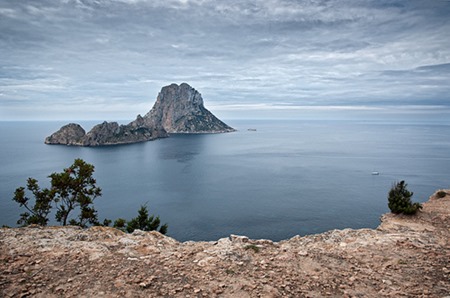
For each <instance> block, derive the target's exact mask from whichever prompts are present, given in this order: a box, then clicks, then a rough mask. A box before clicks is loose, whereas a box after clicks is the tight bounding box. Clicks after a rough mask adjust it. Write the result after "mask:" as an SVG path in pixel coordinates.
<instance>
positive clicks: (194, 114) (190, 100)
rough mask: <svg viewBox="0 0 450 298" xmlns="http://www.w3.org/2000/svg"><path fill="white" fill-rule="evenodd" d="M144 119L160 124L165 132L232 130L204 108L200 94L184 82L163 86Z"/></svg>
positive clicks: (218, 131) (216, 131)
mask: <svg viewBox="0 0 450 298" xmlns="http://www.w3.org/2000/svg"><path fill="white" fill-rule="evenodd" d="M144 120H145V122H146V123H148V124H149V125H156V124H161V125H162V127H164V129H165V130H166V131H167V132H168V133H222V132H231V131H234V129H233V128H231V127H229V126H228V125H226V124H225V123H223V122H222V121H220V120H219V119H217V117H216V116H214V115H213V114H212V113H211V112H210V111H208V110H207V109H206V108H205V106H204V105H203V98H202V96H201V94H200V93H199V92H198V91H197V90H195V89H194V88H192V87H191V86H189V85H188V84H186V83H182V84H181V85H179V86H178V85H177V84H172V85H169V86H165V87H163V88H162V89H161V92H160V93H159V94H158V98H157V100H156V103H155V105H154V106H153V108H152V109H151V111H150V112H148V113H147V115H145V116H144Z"/></svg>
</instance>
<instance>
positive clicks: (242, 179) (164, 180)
mask: <svg viewBox="0 0 450 298" xmlns="http://www.w3.org/2000/svg"><path fill="white" fill-rule="evenodd" d="M79 123H80V124H82V125H83V127H84V128H85V129H86V130H88V129H90V128H91V127H92V126H93V125H94V124H96V123H98V122H86V121H85V122H79ZM63 124H65V123H63V122H0V138H1V145H0V165H1V166H0V225H8V226H12V227H14V226H17V225H16V221H17V219H18V218H19V214H20V213H21V212H23V211H24V210H23V209H22V208H20V207H19V206H18V204H17V203H15V202H14V201H13V200H12V198H13V196H14V190H15V189H16V188H18V187H20V186H25V185H26V180H27V178H28V177H33V178H36V179H37V180H38V181H39V184H40V185H41V187H48V186H49V178H48V175H50V174H51V173H53V172H61V171H62V170H63V169H64V168H66V167H68V166H70V165H71V164H72V163H73V161H74V159H76V158H82V159H83V160H85V161H86V162H88V163H91V164H93V165H94V166H95V173H94V177H95V178H96V180H97V185H98V186H100V187H101V188H102V196H101V197H99V198H97V199H96V200H95V207H96V209H97V210H98V215H99V219H100V220H103V219H104V218H108V219H112V220H114V219H117V218H119V217H120V218H125V219H131V218H132V217H135V216H136V215H137V210H138V209H139V207H140V206H141V205H146V206H147V207H148V209H149V211H150V213H151V214H155V215H158V216H159V217H160V219H161V221H162V223H167V224H168V226H169V229H168V235H169V236H171V237H173V238H175V239H177V240H179V241H188V240H196V241H199V240H205V241H214V240H217V239H219V238H223V237H228V236H229V235H230V234H237V235H246V236H248V237H250V238H254V239H260V238H263V239H271V240H274V241H279V240H283V239H288V238H290V237H293V236H295V235H300V236H303V235H308V234H315V233H321V232H324V231H328V230H332V229H344V228H353V229H358V228H376V227H377V226H378V225H379V223H380V216H381V215H382V214H383V213H386V212H388V211H389V210H388V207H387V194H388V192H389V189H390V188H391V187H392V185H393V184H394V183H396V182H397V181H400V180H405V181H406V183H408V189H409V190H410V191H413V192H414V195H413V197H412V200H413V201H416V202H424V201H427V199H428V197H429V196H430V195H431V194H432V193H433V192H434V191H435V190H437V189H441V188H450V137H449V135H450V123H441V122H435V123H434V122H414V121H403V122H402V121H400V122H392V121H391V122H388V121H382V120H380V121H362V120H348V121H347V120H292V121H288V120H230V121H227V124H229V125H231V126H233V127H234V128H236V129H237V131H236V132H233V133H224V134H193V135H185V134H176V135H171V136H170V137H169V138H166V139H159V140H156V141H151V142H145V143H138V144H131V145H119V146H105V147H72V146H61V145H45V144H44V139H45V137H46V136H48V135H50V134H51V133H52V132H54V131H56V130H58V129H59V128H60V127H61V126H62V125H63ZM373 172H378V175H374V174H373ZM29 196H30V197H32V196H31V195H30V194H29ZM50 217H51V218H52V220H51V224H56V223H55V221H54V219H53V218H54V212H52V213H51V214H50Z"/></svg>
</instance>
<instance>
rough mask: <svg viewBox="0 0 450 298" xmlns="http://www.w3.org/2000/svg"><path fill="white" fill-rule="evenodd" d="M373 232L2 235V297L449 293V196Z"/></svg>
mask: <svg viewBox="0 0 450 298" xmlns="http://www.w3.org/2000/svg"><path fill="white" fill-rule="evenodd" d="M445 193H446V195H445V196H444V197H442V196H438V195H437V193H435V194H434V195H432V196H431V197H430V199H429V201H428V202H426V203H424V204H423V210H421V211H419V212H418V213H417V214H416V215H415V216H406V215H395V214H392V213H389V214H386V215H384V216H383V217H382V219H381V220H382V223H381V225H380V226H379V227H378V228H377V229H375V230H373V229H358V230H353V229H345V230H333V231H329V232H326V233H322V234H317V235H309V236H303V237H300V236H295V237H293V238H291V239H288V240H284V241H280V242H272V241H270V240H253V239H249V238H247V237H245V236H236V235H231V236H230V237H227V238H222V239H219V240H217V241H212V242H184V243H180V242H178V241H176V240H174V239H172V238H170V237H166V236H164V235H162V234H160V233H158V232H143V231H140V230H136V231H134V232H133V233H132V234H125V233H123V232H121V231H119V230H116V229H113V228H106V227H92V228H89V229H86V230H83V229H81V228H79V227H39V226H29V227H26V228H13V229H11V228H2V229H0V273H1V274H0V297H447V296H449V295H450V242H449V241H450V195H449V194H450V190H445Z"/></svg>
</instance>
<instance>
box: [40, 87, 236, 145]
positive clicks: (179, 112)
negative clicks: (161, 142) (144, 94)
mask: <svg viewBox="0 0 450 298" xmlns="http://www.w3.org/2000/svg"><path fill="white" fill-rule="evenodd" d="M232 131H234V129H233V128H231V127H230V126H228V125H226V124H225V123H224V122H222V121H221V120H219V119H218V118H217V117H216V116H214V115H213V114H212V113H211V112H210V111H208V110H207V109H206V108H205V106H204V104H203V98H202V96H201V94H200V93H199V92H198V91H197V90H195V89H194V88H192V87H191V86H189V85H188V84H186V83H182V84H181V85H177V84H171V85H169V86H165V87H163V88H162V89H161V92H160V93H159V94H158V97H157V99H156V103H155V104H154V106H153V108H152V109H151V110H150V111H149V112H148V113H147V114H146V115H145V116H144V117H142V116H141V115H138V116H137V117H136V120H134V121H132V122H130V123H129V124H127V125H119V124H118V123H117V122H106V121H105V122H103V123H101V124H98V125H96V126H94V127H93V128H92V129H91V130H90V131H89V132H88V133H86V132H85V130H84V129H83V128H82V127H81V126H80V125H79V124H76V123H70V124H67V125H65V126H63V127H61V129H59V130H58V131H57V132H55V133H53V134H52V135H51V136H49V137H47V138H46V139H45V143H46V144H59V145H72V146H105V145H118V144H131V143H137V142H145V141H151V140H154V139H158V138H164V137H167V136H168V134H171V133H224V132H232Z"/></svg>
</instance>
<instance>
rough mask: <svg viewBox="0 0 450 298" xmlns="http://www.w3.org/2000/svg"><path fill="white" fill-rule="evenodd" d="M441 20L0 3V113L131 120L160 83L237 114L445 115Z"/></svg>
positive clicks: (405, 10) (295, 7)
mask: <svg viewBox="0 0 450 298" xmlns="http://www.w3.org/2000/svg"><path fill="white" fill-rule="evenodd" d="M448 15H450V3H449V2H445V1H419V0H413V1H408V2H404V1H395V0H392V1H391V0H389V1H388V0H382V1H364V2H355V1H349V0H348V1H347V0H344V1H337V0H332V1H321V0H305V1H294V0H292V1H291V0H265V1H263V0H257V1H237V0H230V1H212V0H183V1H181V0H164V1H163V0H154V1H145V0H56V1H54V0H42V1H39V3H37V2H35V1H31V0H24V1H4V2H2V3H0V16H1V17H0V47H1V48H2V58H1V59H0V71H1V72H0V92H1V94H2V95H1V96H0V109H1V108H2V107H5V106H6V105H8V107H9V106H11V105H14V103H17V102H19V101H21V103H20V106H21V107H24V105H25V104H26V103H27V102H28V103H30V104H31V102H33V104H35V105H39V104H48V103H53V104H54V105H55V106H58V107H60V108H61V113H62V112H63V111H62V110H63V109H64V104H63V103H74V104H83V105H89V107H90V108H91V109H92V112H91V115H92V114H95V111H97V112H98V114H99V115H102V113H101V108H100V107H102V108H105V103H108V104H109V105H110V109H111V110H112V111H114V112H115V113H118V111H120V110H121V109H122V108H123V112H122V117H123V118H130V119H131V118H134V116H135V114H136V110H137V109H135V108H130V109H129V111H127V109H126V108H125V107H127V106H128V107H130V106H136V107H142V106H141V105H146V104H148V108H150V107H151V105H152V103H153V101H154V100H155V98H156V96H157V94H158V92H159V90H160V88H161V87H162V86H164V85H167V84H170V83H172V82H175V83H181V82H187V83H189V84H191V85H192V86H193V87H195V88H196V89H198V90H199V91H200V92H201V93H202V95H203V96H204V98H205V101H206V102H207V104H208V103H210V104H211V105H216V103H221V104H224V105H228V106H229V107H232V106H234V107H240V106H242V108H243V109H245V107H246V106H252V107H259V106H260V107H264V109H265V107H269V108H274V109H276V108H277V107H278V106H282V105H280V103H287V104H288V105H290V107H292V108H293V109H294V107H305V106H323V107H331V106H336V107H352V106H354V107H381V106H392V105H414V106H417V105H418V106H425V105H431V106H435V105H443V106H448V105H450V103H449V98H448V94H450V92H449V91H450V90H449V88H450V87H449V85H448V81H450V73H449V68H450V67H449V65H450V40H449V39H448V38H446V36H447V35H448V32H450V20H449V18H448ZM82 98H84V99H85V100H84V101H80V99H82ZM17 104H18V103H17ZM18 106H19V104H18ZM233 109H234V110H236V108H233ZM18 110H19V109H18ZM147 110H148V109H145V110H144V111H140V113H145V112H146V111H147ZM52 113H53V112H52ZM15 116H17V117H19V118H20V117H21V116H20V112H18V114H17V115H15ZM23 117H28V116H23ZM79 117H80V118H83V117H84V115H82V110H81V111H80V114H79Z"/></svg>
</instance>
